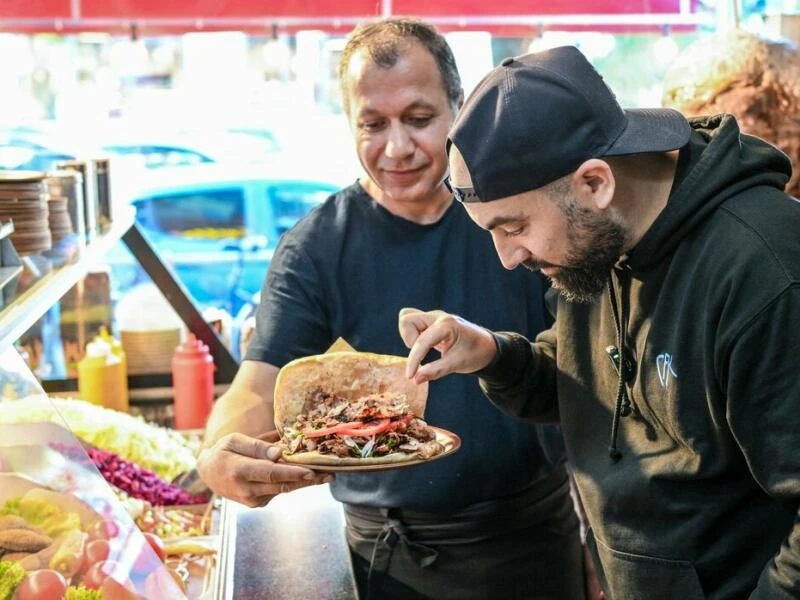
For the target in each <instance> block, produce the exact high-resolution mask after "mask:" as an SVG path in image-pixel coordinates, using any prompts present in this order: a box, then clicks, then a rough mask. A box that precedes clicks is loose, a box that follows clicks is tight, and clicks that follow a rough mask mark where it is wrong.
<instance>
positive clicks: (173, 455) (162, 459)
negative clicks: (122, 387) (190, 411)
mask: <svg viewBox="0 0 800 600" xmlns="http://www.w3.org/2000/svg"><path fill="white" fill-rule="evenodd" d="M40 421H48V422H52V423H56V424H59V425H64V423H65V422H66V425H67V426H68V427H69V428H70V429H71V430H72V432H73V433H74V434H75V435H76V436H78V437H79V438H81V439H82V440H84V441H85V442H88V443H90V444H92V445H93V446H97V447H98V448H101V449H102V450H106V451H108V452H113V453H115V454H118V455H119V456H120V457H122V458H124V459H125V460H127V461H129V462H132V463H135V464H137V465H138V466H140V467H143V468H145V469H149V470H151V471H153V472H155V473H156V474H157V475H158V476H159V477H160V478H161V479H164V480H165V481H172V480H173V479H175V477H177V476H178V475H180V474H181V473H185V472H187V471H191V470H192V469H193V468H194V467H195V455H196V451H197V450H198V449H199V448H196V447H194V446H193V445H192V444H190V443H189V442H188V441H187V440H186V438H185V437H184V436H182V435H181V434H179V433H178V432H176V431H174V430H172V429H167V428H165V427H160V426H158V425H154V424H152V423H148V422H147V421H145V420H144V419H142V418H141V417H134V416H132V415H129V414H127V413H123V412H119V411H116V410H111V409H108V408H103V407H102V406H96V405H94V404H90V403H88V402H84V401H83V400H75V399H70V398H47V397H42V396H29V397H27V398H23V399H21V400H5V401H3V410H2V411H0V423H36V422H40Z"/></svg>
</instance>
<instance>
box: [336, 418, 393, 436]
mask: <svg viewBox="0 0 800 600" xmlns="http://www.w3.org/2000/svg"><path fill="white" fill-rule="evenodd" d="M391 424H392V420H391V419H381V420H380V421H378V422H377V423H375V424H374V425H366V426H365V424H364V423H361V427H356V428H350V429H342V430H339V431H337V432H336V433H338V434H339V435H349V436H356V437H370V436H373V435H377V434H379V433H383V432H384V431H386V430H387V429H389V427H390V426H391Z"/></svg>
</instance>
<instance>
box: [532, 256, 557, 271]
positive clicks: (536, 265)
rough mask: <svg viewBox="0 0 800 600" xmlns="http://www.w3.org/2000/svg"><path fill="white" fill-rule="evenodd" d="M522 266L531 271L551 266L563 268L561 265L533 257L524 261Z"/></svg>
mask: <svg viewBox="0 0 800 600" xmlns="http://www.w3.org/2000/svg"><path fill="white" fill-rule="evenodd" d="M522 266H523V267H525V268H526V269H528V270H530V271H539V270H540V269H549V268H556V269H558V268H562V266H561V265H556V264H553V263H550V262H547V261H546V260H536V259H533V258H529V259H528V260H526V261H524V262H522Z"/></svg>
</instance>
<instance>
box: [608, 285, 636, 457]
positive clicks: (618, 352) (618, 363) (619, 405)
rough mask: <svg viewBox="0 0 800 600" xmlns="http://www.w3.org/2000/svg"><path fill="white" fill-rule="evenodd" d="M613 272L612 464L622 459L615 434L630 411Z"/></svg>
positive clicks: (610, 445) (610, 348)
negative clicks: (614, 391) (614, 384)
mask: <svg viewBox="0 0 800 600" xmlns="http://www.w3.org/2000/svg"><path fill="white" fill-rule="evenodd" d="M613 277H614V274H613V272H612V273H611V274H609V276H608V298H609V301H610V302H611V312H612V313H613V315H614V325H615V326H616V330H617V346H616V348H615V347H614V346H609V347H608V348H606V352H608V355H609V356H610V357H611V361H612V362H613V363H614V366H615V367H616V369H617V377H618V379H617V399H616V402H615V404H614V420H613V421H612V422H611V443H610V444H609V446H608V455H609V456H610V457H611V460H613V461H614V462H616V461H618V460H619V459H620V458H622V452H620V451H619V450H618V449H617V434H618V433H619V421H620V417H621V416H622V415H623V414H625V415H627V414H629V413H630V411H631V401H630V399H629V398H628V390H627V388H626V387H625V346H624V345H623V341H624V339H625V332H624V321H623V320H622V318H621V317H620V311H619V306H618V305H617V296H616V294H615V293H614V285H613V282H612V278H613Z"/></svg>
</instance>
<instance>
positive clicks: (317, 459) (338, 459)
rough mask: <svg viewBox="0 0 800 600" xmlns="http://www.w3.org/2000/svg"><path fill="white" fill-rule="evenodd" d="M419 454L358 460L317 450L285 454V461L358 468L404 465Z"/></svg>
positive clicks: (371, 457)
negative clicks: (359, 466) (357, 466)
mask: <svg viewBox="0 0 800 600" xmlns="http://www.w3.org/2000/svg"><path fill="white" fill-rule="evenodd" d="M418 458H419V456H417V454H409V453H407V452H391V453H389V454H384V455H383V456H369V457H367V458H358V457H356V456H346V457H342V456H336V455H335V454H322V453H321V452H317V451H316V450H315V451H313V452H297V453H296V454H289V453H287V452H284V453H283V460H285V461H286V462H290V463H297V464H301V465H314V466H317V465H331V466H339V467H343V466H350V465H352V466H356V465H386V464H391V463H402V462H406V461H409V460H417V459H418Z"/></svg>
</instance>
